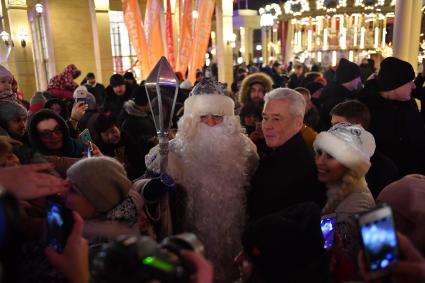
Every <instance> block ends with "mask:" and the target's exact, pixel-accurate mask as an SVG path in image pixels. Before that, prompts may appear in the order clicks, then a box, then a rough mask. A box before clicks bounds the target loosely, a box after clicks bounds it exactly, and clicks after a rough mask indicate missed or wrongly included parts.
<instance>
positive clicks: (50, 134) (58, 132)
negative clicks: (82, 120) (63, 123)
mask: <svg viewBox="0 0 425 283" xmlns="http://www.w3.org/2000/svg"><path fill="white" fill-rule="evenodd" d="M38 134H39V135H40V138H42V139H51V138H52V137H53V134H55V135H57V136H59V135H62V128H61V127H60V126H56V127H55V128H54V129H53V130H44V131H42V132H38Z"/></svg>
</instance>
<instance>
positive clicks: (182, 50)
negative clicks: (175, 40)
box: [177, 0, 192, 78]
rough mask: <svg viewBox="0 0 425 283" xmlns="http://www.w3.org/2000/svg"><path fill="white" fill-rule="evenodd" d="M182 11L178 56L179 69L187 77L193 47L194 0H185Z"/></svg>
mask: <svg viewBox="0 0 425 283" xmlns="http://www.w3.org/2000/svg"><path fill="white" fill-rule="evenodd" d="M182 8H183V9H179V12H180V19H181V22H180V23H181V24H180V34H179V56H178V57H177V71H179V72H181V73H182V75H183V77H185V78H186V75H185V74H186V70H187V66H188V64H189V58H190V56H191V54H190V52H191V49H192V1H191V0H185V1H184V4H183V7H182Z"/></svg>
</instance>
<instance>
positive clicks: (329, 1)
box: [316, 0, 347, 13]
mask: <svg viewBox="0 0 425 283" xmlns="http://www.w3.org/2000/svg"><path fill="white" fill-rule="evenodd" d="M341 7H347V0H317V1H316V9H317V10H326V12H328V13H335V12H336V10H337V9H339V8H341Z"/></svg>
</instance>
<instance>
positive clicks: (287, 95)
mask: <svg viewBox="0 0 425 283" xmlns="http://www.w3.org/2000/svg"><path fill="white" fill-rule="evenodd" d="M271 100H288V101H289V103H290V107H289V111H290V113H291V115H293V116H298V115H300V116H301V117H304V114H305V104H306V102H305V99H304V97H303V96H302V94H301V93H299V92H298V91H295V90H293V89H290V88H283V87H281V88H276V89H274V90H272V91H270V92H268V93H267V94H266V95H265V96H264V101H265V103H268V102H269V101H271Z"/></svg>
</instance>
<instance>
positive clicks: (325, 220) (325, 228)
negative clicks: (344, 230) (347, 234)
mask: <svg viewBox="0 0 425 283" xmlns="http://www.w3.org/2000/svg"><path fill="white" fill-rule="evenodd" d="M335 222H336V214H335V213H332V214H327V215H323V216H322V219H321V220H320V227H321V228H322V235H323V242H324V248H325V249H326V250H329V249H331V248H332V247H333V245H334V234H335Z"/></svg>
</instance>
